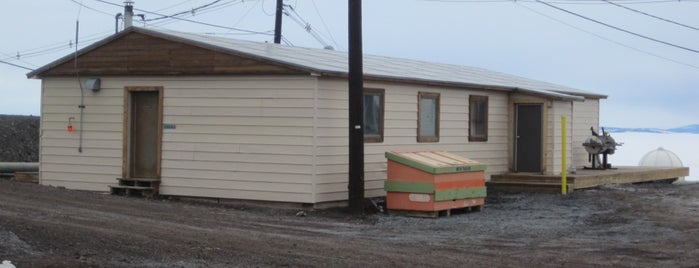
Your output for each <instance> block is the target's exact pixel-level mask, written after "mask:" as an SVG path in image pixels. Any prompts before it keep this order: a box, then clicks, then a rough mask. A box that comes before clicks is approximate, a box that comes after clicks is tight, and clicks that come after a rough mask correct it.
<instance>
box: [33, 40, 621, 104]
mask: <svg viewBox="0 0 699 268" xmlns="http://www.w3.org/2000/svg"><path fill="white" fill-rule="evenodd" d="M134 31H135V32H139V33H143V34H147V35H152V36H157V37H161V38H165V39H170V40H174V41H180V42H184V43H189V44H192V45H197V46H200V47H205V48H209V49H215V50H219V51H223V52H226V53H231V54H235V55H244V56H248V57H254V58H258V59H262V60H265V61H268V62H274V63H278V64H282V65H287V66H290V67H295V68H299V69H304V70H307V71H309V72H312V73H317V74H319V75H321V76H322V75H330V76H333V75H334V76H346V75H347V72H348V71H347V70H348V54H347V52H341V51H333V50H326V49H316V48H304V47H292V46H286V45H281V44H273V43H259V42H252V41H244V40H236V39H230V38H223V37H217V36H211V35H203V34H194V33H185V32H177V31H171V30H163V29H151V28H148V29H146V28H140V27H130V28H129V29H127V30H124V31H122V32H120V33H119V34H116V35H113V36H111V37H108V38H106V39H104V40H102V41H99V42H97V43H95V44H93V45H91V46H88V47H86V48H83V49H82V51H80V52H78V53H79V54H83V53H86V52H87V51H89V50H91V49H94V48H96V47H98V46H101V45H103V44H105V43H108V42H109V41H111V40H114V39H116V38H118V37H120V36H123V35H125V34H128V33H130V32H134ZM68 59H70V57H69V56H66V57H64V58H62V59H60V60H58V61H56V62H54V63H51V64H48V65H46V66H44V67H41V68H39V69H37V70H35V71H33V72H31V73H29V74H28V75H27V76H29V77H33V76H35V75H37V74H39V73H42V72H44V71H46V70H48V69H50V68H52V67H54V66H57V65H58V64H60V62H63V61H64V60H68ZM363 65H364V76H365V77H366V78H369V79H379V80H384V79H388V80H397V81H412V82H422V83H434V84H444V85H452V86H456V87H484V88H490V89H496V90H504V91H513V92H523V93H529V94H536V95H543V96H547V97H551V98H556V99H564V100H583V99H584V98H585V97H588V98H606V97H607V96H606V95H601V94H596V93H592V92H587V91H583V90H579V89H574V88H570V87H566V86H561V85H556V84H552V83H547V82H542V81H537V80H532V79H528V78H523V77H519V76H515V75H509V74H504V73H500V72H495V71H490V70H486V69H482V68H476V67H467V66H460V65H452V64H444V63H434V62H426V61H418V60H410V59H401V58H392V57H384V56H374V55H366V54H365V55H364V63H363Z"/></svg>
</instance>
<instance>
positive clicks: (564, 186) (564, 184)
mask: <svg viewBox="0 0 699 268" xmlns="http://www.w3.org/2000/svg"><path fill="white" fill-rule="evenodd" d="M566 151H567V150H566V116H565V115H562V116H561V194H563V195H565V194H567V193H568V165H567V164H568V163H567V162H568V161H567V160H568V157H567V156H566Z"/></svg>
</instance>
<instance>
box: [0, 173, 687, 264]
mask: <svg viewBox="0 0 699 268" xmlns="http://www.w3.org/2000/svg"><path fill="white" fill-rule="evenodd" d="M697 191H699V184H684V185H670V184H642V185H623V186H609V187H602V188H599V189H592V190H586V191H578V192H575V193H573V194H571V195H568V196H560V195H556V194H531V193H530V194H525V193H521V194H504V193H489V197H488V199H487V200H486V205H485V207H484V210H483V211H482V212H471V213H465V214H458V215H453V216H451V217H441V218H437V219H423V218H408V217H396V216H389V215H386V214H371V215H366V216H361V217H356V216H352V215H348V214H344V213H343V212H342V211H340V210H307V211H305V212H306V216H303V217H301V216H296V214H297V212H299V211H298V210H296V209H280V208H269V207H267V208H263V207H254V206H249V205H248V206H243V205H230V204H229V205H221V204H215V203H213V202H209V203H206V202H192V201H184V200H177V199H143V198H133V197H120V196H111V195H107V194H103V193H94V192H85V191H73V190H65V189H60V188H54V187H48V186H40V185H35V184H23V183H18V182H13V181H7V180H0V260H3V259H4V260H11V261H12V262H13V263H15V264H16V265H17V267H279V266H288V267H449V266H451V267H561V266H568V267H696V266H697V264H699V225H698V223H699V196H698V195H697Z"/></svg>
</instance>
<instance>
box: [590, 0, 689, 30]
mask: <svg viewBox="0 0 699 268" xmlns="http://www.w3.org/2000/svg"><path fill="white" fill-rule="evenodd" d="M601 1H604V2H607V3H609V4H612V5H615V6H618V7H620V8H624V9H626V10H630V11H633V12H636V13H641V14H643V15H646V16H648V17H651V18H656V19H659V20H662V21H665V22H669V23H672V24H675V25H679V26H682V27H686V28H689V29H692V30H695V31H699V28H696V27H693V26H689V25H686V24H682V23H679V22H676V21H673V20H669V19H666V18H661V17H658V16H655V15H653V14H648V13H646V12H643V11H640V10H637V9H633V8H630V7H627V6H622V5H620V4H617V3H614V2H612V1H609V0H601Z"/></svg>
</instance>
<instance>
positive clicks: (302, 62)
mask: <svg viewBox="0 0 699 268" xmlns="http://www.w3.org/2000/svg"><path fill="white" fill-rule="evenodd" d="M76 59H77V61H78V62H77V64H76V62H75V60H76ZM347 69H348V63H347V53H345V52H339V51H330V50H322V49H311V48H301V47H291V46H285V45H279V44H271V43H257V42H250V41H241V40H233V39H227V38H220V37H213V36H208V35H199V34H191V33H182V32H175V31H169V30H160V29H158V30H155V29H146V28H139V27H131V28H128V29H126V30H124V31H122V32H120V33H118V34H115V35H112V36H110V37H107V38H106V39H104V40H101V41H98V42H96V43H94V44H92V45H90V46H88V47H85V48H83V49H81V50H79V51H78V52H77V53H76V55H72V54H71V55H68V56H66V57H64V58H61V59H59V60H57V61H55V62H52V63H50V64H48V65H46V66H44V67H41V68H39V69H37V70H35V71H32V72H30V73H29V74H28V77H30V78H36V79H41V81H42V88H41V152H40V162H41V164H40V183H41V184H44V185H54V186H63V187H66V188H69V189H82V190H94V191H109V190H110V188H109V186H110V185H116V184H117V183H118V182H117V178H146V179H150V180H153V181H155V180H157V181H159V193H160V194H162V195H174V196H197V197H212V198H231V199H248V200H266V201H282V202H294V203H308V204H317V203H322V202H332V201H343V200H346V199H347V184H348V175H347V173H348V171H347V164H348V149H347V144H348V119H347V118H348V109H347V105H348V101H347V98H348V92H347V90H348V81H347V76H348V72H347ZM364 75H365V77H364V79H365V83H364V85H365V92H364V101H365V109H364V113H365V130H364V133H365V141H366V144H365V161H366V163H365V171H366V173H365V187H366V196H367V197H376V196H383V195H385V192H384V190H383V186H384V180H385V179H386V159H385V157H384V153H385V152H386V151H391V150H422V149H433V150H444V151H449V152H451V153H454V154H457V155H460V156H463V157H467V158H470V159H473V160H476V161H479V162H481V163H483V164H485V165H486V166H487V173H486V176H487V177H489V176H491V175H493V174H503V173H507V172H526V173H541V174H559V173H560V172H561V160H562V159H561V155H562V154H561V136H560V135H561V134H560V133H561V125H560V122H561V116H562V115H565V116H567V117H568V127H569V131H568V133H569V135H570V136H569V137H568V141H569V144H568V145H567V148H568V153H567V155H568V159H567V161H568V163H571V165H572V166H576V167H580V166H583V165H585V164H587V161H588V155H587V153H586V152H585V150H584V148H583V147H582V146H581V145H580V144H582V143H583V141H584V139H585V138H586V137H587V136H588V135H589V133H590V132H589V128H590V126H594V127H595V128H597V127H598V125H599V104H600V99H604V98H606V96H605V95H601V94H596V93H591V92H586V91H582V90H577V89H573V88H569V87H565V86H560V85H555V84H551V83H546V82H541V81H535V80H531V79H526V78H522V77H518V76H513V75H508V74H503V73H498V72H493V71H489V70H485V69H480V68H473V67H464V66H456V65H449V64H441V63H431V62H424V61H417V60H408V59H398V58H390V57H381V56H371V55H365V56H364ZM81 107H82V108H81ZM69 124H70V125H71V126H72V128H73V130H72V131H68V130H67V126H68V125H69Z"/></svg>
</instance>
